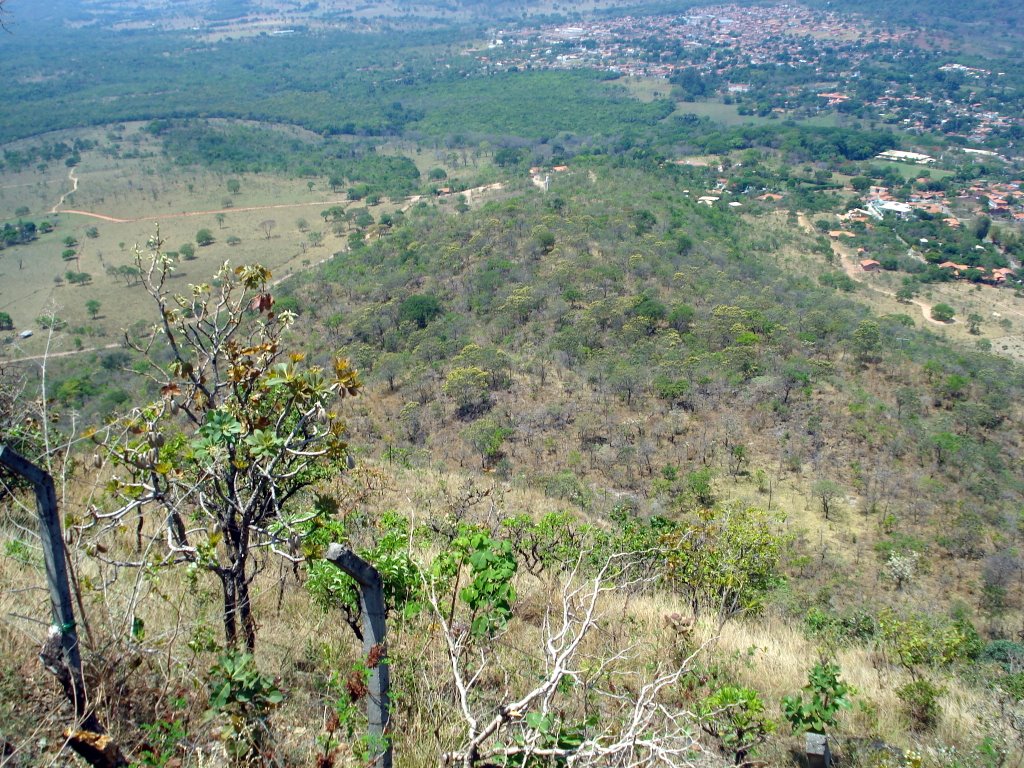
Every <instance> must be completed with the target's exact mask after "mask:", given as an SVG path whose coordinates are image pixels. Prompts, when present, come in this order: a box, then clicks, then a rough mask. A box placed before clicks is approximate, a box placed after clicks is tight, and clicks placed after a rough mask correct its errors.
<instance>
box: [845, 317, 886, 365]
mask: <svg viewBox="0 0 1024 768" xmlns="http://www.w3.org/2000/svg"><path fill="white" fill-rule="evenodd" d="M850 344H851V347H852V348H853V353H854V354H855V355H856V356H857V360H858V361H860V362H862V363H867V362H871V361H872V360H876V359H877V358H878V353H879V352H880V351H881V349H882V331H881V329H880V328H879V327H878V323H876V322H875V321H874V320H862V321H861V323H860V325H858V326H857V330H855V331H854V332H853V338H852V340H851V342H850Z"/></svg>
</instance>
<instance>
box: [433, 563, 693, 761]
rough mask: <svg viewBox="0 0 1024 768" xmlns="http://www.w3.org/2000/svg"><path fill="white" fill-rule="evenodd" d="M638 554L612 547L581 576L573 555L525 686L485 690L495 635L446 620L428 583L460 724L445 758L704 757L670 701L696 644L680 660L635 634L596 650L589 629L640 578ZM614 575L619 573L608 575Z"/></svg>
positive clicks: (493, 665) (686, 719) (442, 602)
mask: <svg viewBox="0 0 1024 768" xmlns="http://www.w3.org/2000/svg"><path fill="white" fill-rule="evenodd" d="M636 558H637V555H620V556H613V557H612V558H610V559H609V560H608V562H607V563H606V564H605V566H604V567H603V568H602V569H600V571H599V572H598V573H597V575H595V576H593V577H591V578H585V577H583V576H582V575H581V571H582V569H581V568H580V566H579V564H577V567H576V568H574V569H573V570H572V571H571V572H570V573H569V574H568V576H567V577H566V579H565V580H564V582H563V585H562V589H561V590H560V591H559V592H557V594H556V596H555V597H554V599H553V602H552V604H551V605H549V607H548V610H547V612H546V615H545V616H544V619H543V623H542V626H541V646H542V647H541V649H540V654H541V657H542V658H541V659H540V660H538V662H537V663H538V665H539V667H540V668H539V669H538V670H536V672H535V675H536V677H535V678H534V679H536V680H539V682H537V683H536V685H535V686H534V687H532V688H531V689H529V690H527V691H525V692H522V693H519V694H517V695H513V694H512V693H510V692H509V691H507V690H506V691H505V692H504V693H503V694H502V695H501V696H500V698H498V699H497V700H495V699H494V698H489V696H488V694H487V693H486V691H485V689H486V688H487V685H486V683H485V682H484V681H485V680H486V679H488V677H490V676H491V675H493V674H494V673H495V671H496V669H497V667H498V666H499V664H498V663H497V661H496V660H495V658H494V655H493V653H494V648H495V647H496V645H497V643H495V642H491V643H488V644H487V645H486V647H484V646H481V645H478V644H477V643H476V642H475V641H474V638H473V636H472V633H471V632H470V631H469V630H468V629H467V628H465V627H463V626H460V625H459V624H458V623H457V622H452V621H450V612H449V610H448V607H447V605H446V602H447V601H446V599H445V598H443V597H441V596H439V595H438V594H437V593H435V592H432V591H431V590H429V589H428V590H427V591H428V593H429V594H428V602H429V605H430V608H431V610H432V612H433V616H434V619H435V621H436V622H437V623H438V625H439V626H440V628H441V631H442V632H443V635H444V642H445V643H446V648H447V656H448V660H449V664H450V668H451V674H452V684H453V686H454V693H455V697H456V699H457V712H458V715H459V716H460V718H461V723H462V724H464V728H465V733H464V737H463V738H462V743H461V745H460V746H459V747H458V748H457V749H454V750H452V751H449V752H447V753H445V754H444V755H442V758H441V764H442V765H445V766H453V767H454V766H459V767H460V768H474V767H476V766H485V765H495V764H498V765H504V764H512V763H514V764H517V765H525V764H527V763H529V764H533V761H534V760H537V761H550V762H551V763H552V764H555V763H557V764H559V765H567V766H598V765H600V766H613V767H622V768H625V767H626V766H641V765H662V766H692V765H695V764H697V763H700V762H702V749H701V746H700V745H699V744H698V743H697V742H696V741H695V739H694V737H693V735H692V734H693V733H694V732H696V730H697V728H696V725H695V717H694V715H693V714H692V713H690V712H687V711H685V710H681V709H679V707H678V706H677V705H676V704H673V703H671V702H670V701H669V695H670V694H671V692H672V689H673V687H674V686H675V685H676V684H677V683H678V681H679V679H680V678H681V677H682V675H683V674H684V673H685V672H686V671H687V670H688V669H689V667H690V663H691V662H692V660H693V658H694V656H695V655H696V653H697V652H694V654H692V655H690V656H688V657H686V658H684V659H683V660H682V662H681V663H673V662H671V661H669V660H667V659H659V658H654V657H653V656H652V654H651V651H650V648H648V647H644V646H641V645H640V644H636V645H632V646H627V647H624V648H619V649H613V650H609V651H608V652H607V653H604V654H602V655H598V656H595V654H594V644H593V642H591V641H592V639H593V638H592V635H594V634H597V630H598V628H599V627H600V626H601V625H602V624H603V622H604V621H605V620H606V618H607V598H608V597H609V595H610V594H611V593H613V592H620V593H621V592H622V591H623V590H636V589H638V588H640V587H642V586H645V585H646V583H647V581H648V578H649V577H648V576H646V575H645V576H623V574H628V573H634V572H635V569H634V568H633V567H632V566H633V565H636V564H637V563H636V562H635V560H636ZM616 575H618V576H619V578H613V577H614V576H616Z"/></svg>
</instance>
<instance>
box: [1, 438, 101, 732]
mask: <svg viewBox="0 0 1024 768" xmlns="http://www.w3.org/2000/svg"><path fill="white" fill-rule="evenodd" d="M0 464H3V465H4V466H5V467H7V468H8V469H9V470H11V471H12V472H14V473H16V474H19V475H21V476H22V477H23V478H25V479H26V480H28V481H29V482H30V483H32V485H33V486H34V487H35V490H36V509H37V510H38V512H39V535H40V536H41V537H42V542H43V561H44V563H45V567H46V584H47V586H48V587H49V588H50V611H51V615H52V617H53V629H52V630H51V633H50V634H51V637H53V639H54V641H56V639H57V637H56V635H57V633H58V632H59V633H60V638H59V639H60V650H61V656H63V660H64V665H65V667H66V670H65V671H64V672H63V674H62V673H61V672H60V671H58V670H51V671H52V672H54V674H56V675H57V677H58V678H60V679H61V683H63V684H64V686H65V688H66V689H67V694H68V698H70V699H71V701H72V702H73V703H74V705H75V713H76V714H77V715H78V716H79V717H82V716H83V715H85V714H86V710H87V702H86V695H85V685H84V683H83V681H82V659H81V655H80V654H79V650H78V633H77V632H76V631H75V612H74V609H73V607H72V602H71V588H70V587H69V586H68V569H67V563H66V561H65V559H64V557H65V553H64V538H63V537H62V536H61V531H60V516H59V515H58V513H57V494H56V493H55V491H54V488H53V478H52V477H50V475H49V474H48V473H46V472H44V471H43V470H41V469H39V467H37V466H36V465H35V464H33V463H32V462H30V461H28V460H27V459H25V458H23V457H22V456H19V455H18V454H17V453H15V452H14V451H13V450H11V449H10V448H9V447H7V446H6V445H0ZM44 662H45V663H52V662H49V661H48V660H47V659H44Z"/></svg>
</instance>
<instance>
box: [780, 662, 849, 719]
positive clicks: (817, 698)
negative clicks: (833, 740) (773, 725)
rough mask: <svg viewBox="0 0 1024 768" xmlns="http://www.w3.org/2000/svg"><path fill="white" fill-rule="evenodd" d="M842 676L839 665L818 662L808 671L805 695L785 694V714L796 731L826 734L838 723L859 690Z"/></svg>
mask: <svg viewBox="0 0 1024 768" xmlns="http://www.w3.org/2000/svg"><path fill="white" fill-rule="evenodd" d="M839 675H840V671H839V666H838V665H837V664H833V663H832V662H818V663H817V664H815V665H814V666H813V667H812V668H811V671H810V672H809V673H808V676H807V685H805V686H804V688H803V690H804V693H803V694H801V695H794V696H783V697H782V713H783V715H784V716H785V718H786V719H787V720H788V721H789V723H790V725H792V726H793V730H794V731H795V732H797V733H804V732H806V731H810V732H811V733H825V732H826V730H827V729H829V728H834V727H835V726H836V725H837V723H838V722H839V721H838V717H839V713H840V712H841V711H842V710H844V709H850V707H851V706H853V702H852V701H851V698H850V697H852V696H853V695H855V694H856V693H857V691H856V689H855V688H854V687H853V686H852V685H849V684H848V683H844V682H842V681H841V680H840V679H839ZM805 696H806V697H807V698H806V700H805V698H804V697H805Z"/></svg>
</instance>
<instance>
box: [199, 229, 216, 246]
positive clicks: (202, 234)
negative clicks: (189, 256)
mask: <svg viewBox="0 0 1024 768" xmlns="http://www.w3.org/2000/svg"><path fill="white" fill-rule="evenodd" d="M196 243H197V244H199V245H200V246H207V245H213V243H214V237H213V232H211V231H210V230H208V229H206V228H205V227H204V228H203V229H200V230H199V231H198V232H196Z"/></svg>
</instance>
